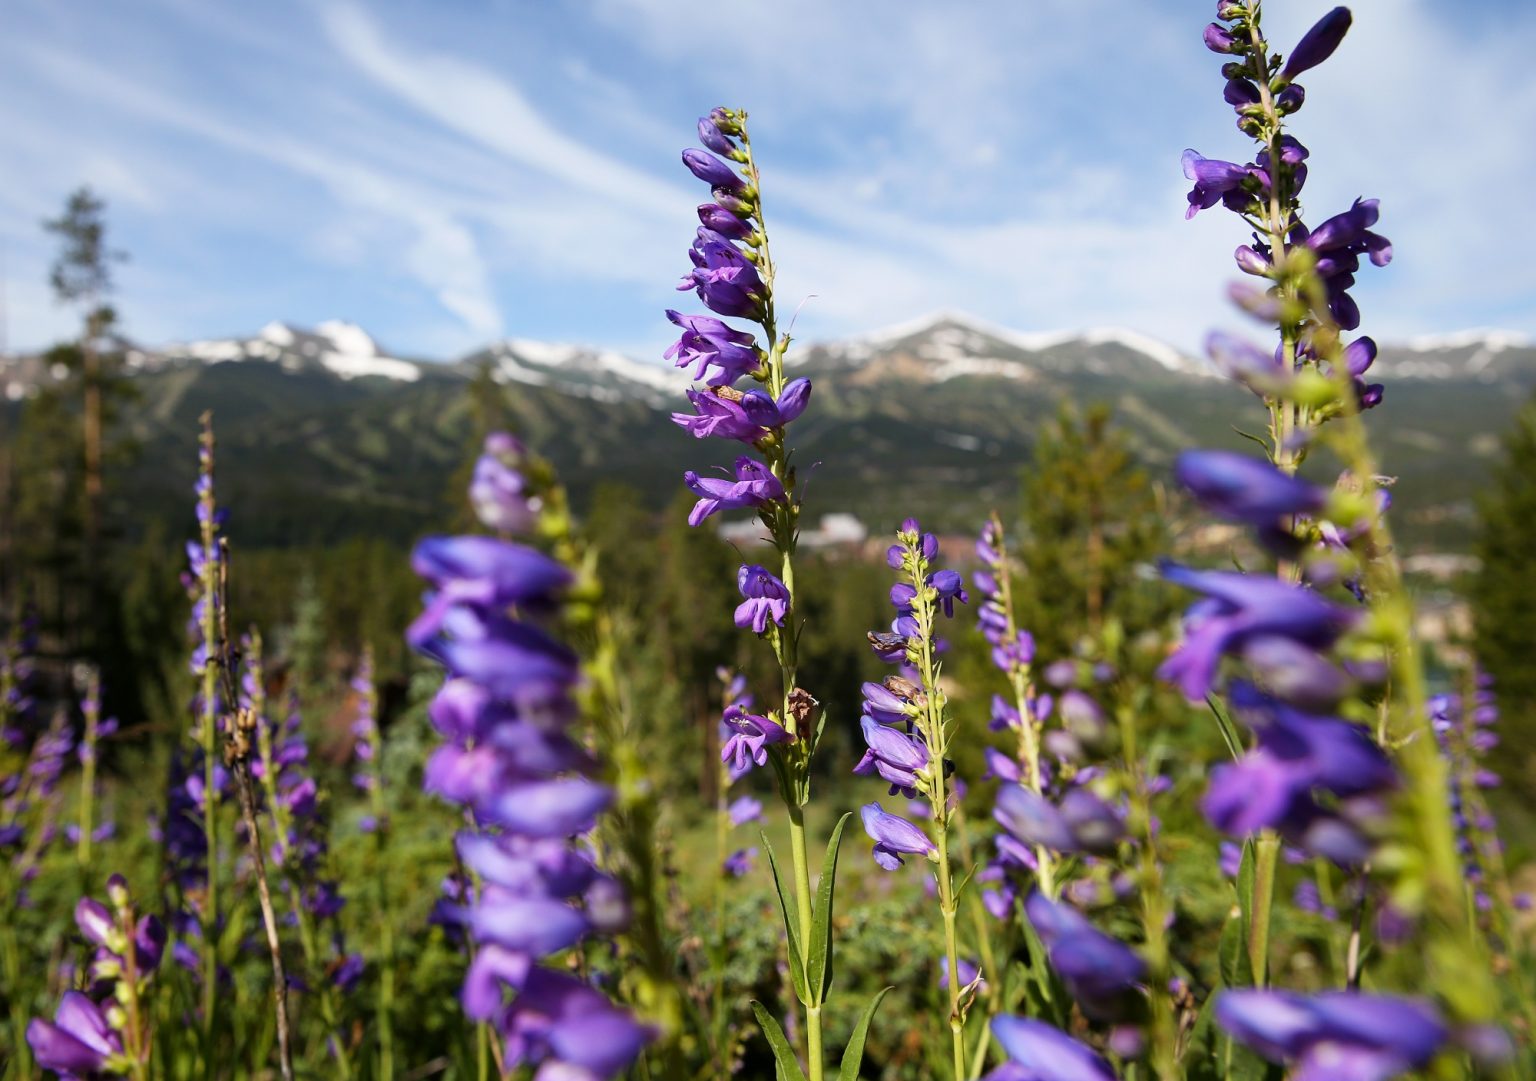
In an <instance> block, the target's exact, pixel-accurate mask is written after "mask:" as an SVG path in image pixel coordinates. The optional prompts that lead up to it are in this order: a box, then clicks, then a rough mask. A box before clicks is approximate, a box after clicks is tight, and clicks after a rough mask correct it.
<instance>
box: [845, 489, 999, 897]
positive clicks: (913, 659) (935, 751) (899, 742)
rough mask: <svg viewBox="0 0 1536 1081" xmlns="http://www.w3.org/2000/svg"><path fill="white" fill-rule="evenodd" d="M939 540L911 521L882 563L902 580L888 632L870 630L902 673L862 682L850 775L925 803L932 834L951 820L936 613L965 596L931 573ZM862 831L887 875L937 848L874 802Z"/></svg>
mask: <svg viewBox="0 0 1536 1081" xmlns="http://www.w3.org/2000/svg"><path fill="white" fill-rule="evenodd" d="M938 555H939V542H938V539H937V538H936V537H934V535H933V534H932V533H924V532H923V530H922V527H921V526H920V525H918V523H917V520H916V519H915V518H908V519H907V520H906V521H904V522H903V523H902V524H901V530H900V531H899V532H898V533H897V543H896V544H893V545H891V546H890V548H889V549H888V550H887V552H886V562H887V563H888V564H889V565H890V567H891V568H892V569H893V570H897V571H900V572H901V578H900V579H899V580H898V581H897V583H896V584H895V585H893V586H892V587H891V604H892V606H894V607H895V609H896V618H895V619H894V620H892V621H891V628H890V630H889V631H876V632H871V633H870V636H869V638H870V643H871V645H872V646H873V647H874V649H875V652H876V653H877V654H878V655H879V656H880V658H881V659H882V660H884V661H886V662H887V663H894V664H897V665H899V666H900V673H901V674H900V675H895V676H888V677H886V679H885V681H884V682H882V683H865V684H864V687H863V693H864V703H863V707H862V711H861V714H860V717H859V730H860V731H861V732H862V733H863V736H864V743H865V748H866V749H865V751H864V756H863V757H862V758H860V759H859V762H858V764H857V765H855V766H854V768H853V772H854V773H857V774H861V775H864V776H869V775H875V776H878V777H880V778H881V779H882V780H885V781H887V782H889V783H890V786H891V788H890V794H891V795H893V796H894V795H897V794H898V793H899V794H901V795H903V796H906V797H907V798H908V799H923V800H926V801H927V802H928V805H929V806H930V807H931V808H932V812H933V820H934V823H935V828H936V829H942V828H943V826H944V823H945V822H947V820H948V817H947V816H948V807H947V804H948V802H949V800H948V797H947V795H946V793H945V788H944V777H945V774H946V772H947V771H948V769H950V768H951V767H950V766H949V764H948V763H946V762H945V760H944V751H945V747H946V745H947V742H948V729H947V722H946V720H945V718H944V696H943V691H942V690H940V689H939V686H938V662H937V655H938V653H939V651H940V649H941V644H940V642H939V640H938V635H937V629H936V626H935V623H936V620H937V617H938V615H939V613H941V612H942V613H943V614H944V615H945V616H950V617H952V616H953V615H954V612H955V602H956V601H959V602H960V603H962V604H964V603H966V602H967V601H968V600H969V599H970V595H969V594H968V593H967V592H966V589H965V581H964V579H963V578H961V576H960V574H959V572H957V571H953V570H947V569H945V570H939V569H934V567H933V563H934V561H935V560H937V558H938ZM863 819H864V831H865V832H866V833H868V834H869V836H870V837H871V838H872V839H873V840H874V842H875V849H874V856H875V862H876V863H878V864H879V865H880V866H881V867H884V868H885V869H886V870H888V871H893V870H895V869H896V868H897V867H900V866H901V864H902V863H903V860H902V856H904V855H912V856H924V857H927V858H930V859H936V858H937V855H938V848H937V846H936V845H935V844H934V842H933V841H932V840H931V839H930V838H929V837H928V835H927V834H926V833H925V832H924V831H923V830H922V829H921V828H920V827H918V826H916V825H914V824H913V823H912V822H910V821H908V820H907V819H905V818H902V817H900V816H898V815H893V814H889V813H887V812H886V811H885V810H884V808H882V807H881V806H880V804H879V803H870V804H868V805H866V806H865V807H864V809H863Z"/></svg>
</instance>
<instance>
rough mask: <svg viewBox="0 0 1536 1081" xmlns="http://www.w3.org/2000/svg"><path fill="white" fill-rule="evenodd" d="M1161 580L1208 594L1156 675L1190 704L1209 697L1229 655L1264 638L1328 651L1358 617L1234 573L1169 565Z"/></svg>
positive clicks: (1298, 589) (1307, 593)
mask: <svg viewBox="0 0 1536 1081" xmlns="http://www.w3.org/2000/svg"><path fill="white" fill-rule="evenodd" d="M1163 576H1164V577H1165V578H1167V579H1168V580H1169V581H1172V582H1175V583H1177V584H1179V585H1183V586H1187V587H1188V588H1190V589H1194V590H1197V591H1199V592H1201V593H1204V594H1205V595H1206V599H1205V600H1203V601H1201V602H1199V603H1197V604H1196V605H1195V606H1194V607H1192V608H1191V609H1190V610H1189V612H1188V614H1187V615H1186V617H1185V639H1184V642H1183V644H1182V645H1180V647H1179V649H1178V650H1177V652H1175V653H1174V654H1173V656H1171V657H1169V658H1168V659H1167V660H1166V661H1164V662H1163V665H1162V667H1161V668H1160V669H1159V670H1158V675H1159V676H1160V677H1161V678H1163V679H1165V680H1167V681H1169V682H1171V683H1174V684H1176V685H1177V686H1178V687H1179V689H1180V690H1181V691H1183V692H1184V696H1185V697H1186V698H1187V699H1189V700H1190V701H1191V702H1199V701H1201V700H1202V699H1203V698H1204V697H1205V696H1206V694H1208V693H1209V692H1210V689H1211V685H1212V683H1213V682H1214V680H1215V677H1216V667H1217V665H1218V664H1219V663H1220V660H1221V657H1222V655H1223V654H1225V653H1229V652H1235V651H1237V650H1240V649H1241V648H1242V647H1243V646H1244V645H1245V644H1246V643H1247V642H1248V641H1250V640H1252V639H1254V638H1260V637H1266V636H1280V637H1285V638H1290V639H1292V640H1294V641H1296V642H1299V643H1301V644H1303V645H1307V646H1311V647H1313V648H1316V649H1325V648H1327V647H1329V646H1331V645H1333V643H1334V642H1336V641H1337V640H1338V639H1339V637H1340V636H1342V635H1343V634H1344V633H1345V632H1346V631H1348V630H1349V629H1350V628H1351V627H1353V626H1354V625H1355V623H1356V622H1357V621H1358V620H1359V614H1358V613H1356V612H1353V611H1350V610H1349V609H1346V608H1341V607H1339V606H1338V605H1336V604H1334V603H1332V602H1331V601H1328V600H1325V599H1324V598H1323V597H1321V596H1320V595H1318V594H1317V593H1315V592H1313V591H1312V590H1310V589H1307V588H1306V587H1304V586H1295V585H1291V584H1290V583H1288V582H1283V581H1280V580H1278V579H1275V578H1268V577H1261V576H1257V575H1246V574H1240V573H1237V572H1235V571H1197V570H1191V569H1190V568H1188V567H1181V566H1178V565H1177V564H1173V563H1166V564H1164V566H1163Z"/></svg>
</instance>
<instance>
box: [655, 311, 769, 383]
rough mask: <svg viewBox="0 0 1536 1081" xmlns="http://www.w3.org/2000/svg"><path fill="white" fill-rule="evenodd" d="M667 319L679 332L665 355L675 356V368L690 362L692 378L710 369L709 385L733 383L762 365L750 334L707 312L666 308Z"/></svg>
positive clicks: (687, 364)
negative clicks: (706, 313)
mask: <svg viewBox="0 0 1536 1081" xmlns="http://www.w3.org/2000/svg"><path fill="white" fill-rule="evenodd" d="M667 318H668V319H670V320H671V321H672V322H673V323H675V324H676V325H678V326H679V327H682V329H683V335H682V337H681V338H679V339H678V340H677V341H675V342H673V343H672V345H671V346H669V347H668V349H667V351H666V353H665V356H666V358H667V359H668V360H673V359H674V358H675V360H676V364H677V367H679V368H686V367H688V366H689V365H690V364H691V365H694V370H693V373H692V374H693V377H694V378H695V379H703V378H704V376H705V374H706V373H707V372H709V370H710V369H714V374H712V375H710V377H709V379H708V382H709V384H710V385H711V386H719V385H725V384H730V383H734V382H735V381H736V380H737V379H740V378H741V377H742V376H744V375H750V374H753V373H755V372H757V371H759V370H760V369H761V367H762V364H763V358H762V354H761V353H759V352H758V350H757V347H756V345H755V344H754V341H755V340H754V339H753V337H752V335H751V334H749V333H748V332H746V331H744V330H737V329H736V328H734V327H732V326H730V325H728V324H726V323H723V322H721V321H720V320H719V319H716V318H715V317H714V316H711V315H683V314H682V313H681V312H676V311H673V310H671V309H670V308H669V309H668V310H667Z"/></svg>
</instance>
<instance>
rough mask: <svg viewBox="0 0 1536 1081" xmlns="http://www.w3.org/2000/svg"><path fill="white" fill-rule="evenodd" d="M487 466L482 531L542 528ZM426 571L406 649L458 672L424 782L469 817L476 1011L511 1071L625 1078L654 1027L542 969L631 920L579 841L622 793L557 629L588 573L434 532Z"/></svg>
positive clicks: (466, 906)
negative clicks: (524, 518)
mask: <svg viewBox="0 0 1536 1081" xmlns="http://www.w3.org/2000/svg"><path fill="white" fill-rule="evenodd" d="M502 438H503V439H504V440H505V439H508V438H509V437H505V436H503V437H502ZM514 446H515V444H514ZM508 449H509V451H510V450H511V449H512V447H509V448H508ZM487 457H489V458H491V461H489V462H486V461H485V459H482V464H484V465H485V466H486V467H487V469H488V470H492V471H494V469H495V467H497V466H500V467H501V470H500V473H499V474H496V475H495V476H494V477H493V478H490V479H492V480H493V481H497V480H499V481H501V482H504V483H500V484H498V483H492V484H491V485H490V487H491V491H490V493H489V494H490V495H491V496H495V497H496V498H494V499H490V500H488V501H487V503H485V504H484V505H482V500H481V496H482V495H483V494H485V492H486V488H485V481H486V480H487V478H486V477H484V476H482V472H481V470H480V469H477V471H476V477H475V479H474V480H473V481H472V483H471V497H472V499H473V500H474V502H475V503H476V505H477V510H480V511H481V517H482V520H487V514H486V511H487V510H490V511H492V512H497V513H499V511H500V509H503V505H504V506H505V507H522V508H524V509H527V510H529V511H531V512H533V515H532V518H531V519H530V524H533V523H536V522H537V521H538V517H539V513H540V512H542V510H543V508H542V507H541V506H540V505H538V504H529V503H527V502H526V501H524V500H522V499H520V495H521V492H522V488H521V486H520V483H519V482H520V481H521V480H522V477H521V475H519V474H517V473H516V471H514V470H512V469H511V468H510V467H508V466H507V465H506V463H505V462H499V461H497V460H496V456H495V455H494V454H493V455H489V456H487ZM412 566H413V568H414V569H415V570H416V572H417V573H418V574H419V575H420V576H421V577H422V578H424V579H425V580H426V581H427V583H428V590H429V592H428V595H427V601H426V605H425V608H424V610H423V612H422V613H421V615H420V616H419V617H418V618H417V619H416V620H415V622H414V623H412V625H411V627H410V628H409V630H408V632H407V639H408V641H409V642H410V643H411V645H412V646H414V647H415V648H416V649H418V650H419V651H421V652H422V653H424V654H426V655H427V656H429V657H431V658H433V659H434V660H436V661H438V662H439V663H440V664H441V665H442V666H443V667H444V669H445V670H446V674H447V678H446V680H445V682H444V683H443V685H442V687H441V688H440V689H439V691H438V693H437V696H436V697H435V698H434V699H433V702H432V706H431V709H430V713H431V717H432V721H433V724H434V726H435V727H436V728H437V730H438V731H439V732H440V733H441V734H442V735H443V737H444V742H443V744H442V745H441V746H440V747H439V748H438V749H437V750H436V751H435V752H434V754H433V755H432V758H431V760H430V761H429V762H428V764H427V770H426V776H425V780H424V787H425V788H426V789H427V791H429V792H431V793H433V794H435V795H437V796H439V797H440V798H442V799H444V800H446V801H448V802H449V803H452V804H455V805H457V806H458V807H460V808H461V809H462V810H463V811H464V813H465V817H466V824H467V825H466V828H465V829H464V830H463V831H462V832H461V833H460V834H459V835H458V837H457V838H456V848H457V853H458V856H459V858H460V859H461V860H462V861H463V864H464V865H465V867H466V868H467V870H468V871H470V872H473V874H474V876H475V879H476V886H477V888H476V889H475V890H474V891H473V894H472V896H468V897H465V898H464V903H463V904H462V905H461V906H460V907H459V909H458V911H457V912H456V913H455V914H454V915H455V916H456V919H457V921H458V922H459V924H460V925H461V926H462V927H463V929H464V930H465V931H466V932H467V934H468V936H469V938H470V939H471V940H472V941H473V942H474V954H473V959H472V961H471V962H470V965H469V969H468V971H467V972H466V973H465V977H464V984H463V990H462V996H461V1000H462V1004H463V1007H464V1011H465V1013H466V1014H467V1015H468V1016H469V1017H470V1018H471V1019H472V1020H474V1021H477V1022H490V1023H491V1024H492V1025H493V1026H494V1027H495V1028H496V1029H497V1030H498V1032H499V1034H500V1035H501V1037H502V1041H503V1043H502V1047H501V1056H500V1058H499V1060H498V1066H499V1067H501V1068H504V1069H509V1068H514V1067H518V1066H524V1065H526V1066H532V1067H537V1068H538V1070H539V1072H540V1073H541V1074H545V1075H549V1076H555V1075H558V1074H564V1075H568V1076H572V1077H583V1078H595V1079H599V1081H602V1079H607V1078H611V1077H614V1076H617V1075H618V1074H620V1073H622V1072H623V1071H625V1070H626V1069H628V1068H629V1066H630V1065H631V1063H633V1062H634V1061H635V1060H636V1059H637V1058H638V1057H639V1055H640V1053H641V1051H642V1050H643V1048H644V1047H645V1045H646V1044H647V1043H648V1042H649V1041H650V1040H651V1039H652V1037H653V1036H654V1032H653V1030H652V1029H650V1028H649V1027H648V1026H646V1025H644V1024H641V1023H639V1022H637V1021H636V1020H635V1019H634V1018H632V1017H631V1016H630V1015H629V1013H628V1012H627V1011H626V1010H624V1009H622V1008H620V1007H618V1006H617V1005H615V1004H614V1003H613V1002H611V1001H610V1000H609V998H608V996H607V995H606V994H605V993H604V992H603V991H601V990H599V989H598V988H597V987H595V986H593V984H591V983H590V982H588V981H587V980H585V979H583V978H581V976H580V975H577V974H572V973H570V972H567V971H562V969H561V968H557V967H555V966H553V965H550V964H545V963H541V962H545V961H547V960H550V959H553V958H555V957H556V956H557V955H561V954H564V953H566V951H570V950H573V949H576V948H578V947H579V946H580V945H581V944H582V942H583V941H584V940H586V939H587V938H589V937H591V936H594V935H604V934H614V933H617V932H619V931H621V930H623V928H624V927H625V926H627V925H628V923H629V918H630V910H629V905H628V903H627V901H626V898H625V896H624V890H623V887H622V886H621V884H620V883H618V882H617V881H616V880H615V879H614V878H613V877H612V876H611V875H609V874H607V873H605V872H604V871H602V870H600V869H599V867H598V866H597V865H596V863H595V862H594V860H593V858H592V855H591V853H590V851H589V849H588V848H587V847H586V846H579V845H577V844H573V843H571V841H570V839H571V838H573V837H580V836H582V835H586V834H588V833H590V831H591V830H592V829H593V828H594V826H595V825H596V821H597V817H598V815H599V814H600V813H601V812H602V811H603V810H605V809H606V808H607V807H609V806H611V805H612V804H613V802H614V798H615V793H614V791H613V789H612V788H611V787H609V786H608V785H606V784H603V783H601V782H600V781H598V780H595V779H594V775H597V774H598V773H599V772H600V765H599V763H598V761H597V760H596V758H595V756H594V755H593V754H592V753H591V752H590V751H589V750H587V749H586V748H584V747H583V746H581V744H580V743H578V742H577V740H576V739H574V738H573V736H572V733H571V731H570V728H571V724H572V721H573V720H574V719H575V718H576V717H577V715H578V712H579V710H578V704H577V702H576V700H575V697H574V693H575V689H576V686H577V683H578V681H579V680H580V678H581V670H580V666H579V658H578V656H577V655H576V653H575V652H574V651H573V650H572V649H571V648H570V647H569V646H568V645H567V644H566V643H565V642H562V641H561V640H559V639H558V638H556V637H555V636H554V633H553V632H555V631H558V630H559V629H560V616H561V615H562V613H563V612H564V610H565V608H566V607H568V606H569V605H571V604H573V603H576V600H575V598H574V597H573V596H572V594H571V587H572V585H573V579H574V575H573V574H572V572H571V571H570V569H569V568H568V567H566V566H565V565H563V564H562V563H561V562H560V561H559V560H557V559H554V558H551V557H550V556H548V555H546V554H544V553H543V552H540V551H538V550H536V549H534V548H532V547H528V546H525V545H522V544H516V543H513V542H512V541H509V540H503V539H500V538H496V537H487V536H478V535H470V536H457V537H429V538H427V539H425V540H423V541H421V542H420V543H419V544H418V545H417V546H416V549H415V551H414V553H413V555H412ZM577 956H578V958H579V957H580V954H578V955H577ZM577 971H578V973H583V974H584V972H585V966H584V965H581V966H579V967H578V969H577ZM484 1060H485V1056H482V1062H484ZM483 1070H484V1068H483V1067H482V1072H483Z"/></svg>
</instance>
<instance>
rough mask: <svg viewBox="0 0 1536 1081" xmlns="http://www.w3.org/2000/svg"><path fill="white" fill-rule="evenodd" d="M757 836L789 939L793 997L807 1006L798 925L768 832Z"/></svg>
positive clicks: (808, 997)
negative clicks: (770, 872) (771, 876)
mask: <svg viewBox="0 0 1536 1081" xmlns="http://www.w3.org/2000/svg"><path fill="white" fill-rule="evenodd" d="M758 836H759V837H761V838H762V839H763V851H765V852H767V853H768V866H769V868H770V869H771V870H772V871H773V890H774V893H775V894H776V895H777V896H778V898H779V915H780V916H782V917H783V919H784V934H785V935H786V936H787V937H788V939H789V943H788V945H789V951H788V952H789V976H790V979H791V980H793V981H794V985H795V997H796V998H798V999H799V1000H800V1001H801V1002H802V1003H804V1004H805V1005H807V1006H809V1005H811V996H810V993H809V988H808V987H807V985H806V982H805V962H804V961H803V960H802V955H801V953H800V923H799V921H798V919H797V918H796V916H795V910H794V908H793V907H791V905H790V903H789V896H788V894H786V893H785V892H784V880H783V879H781V878H780V877H779V861H778V859H777V858H776V857H775V856H774V854H773V843H772V842H771V841H769V840H768V831H767V830H759V831H758Z"/></svg>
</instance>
